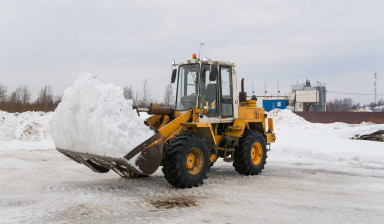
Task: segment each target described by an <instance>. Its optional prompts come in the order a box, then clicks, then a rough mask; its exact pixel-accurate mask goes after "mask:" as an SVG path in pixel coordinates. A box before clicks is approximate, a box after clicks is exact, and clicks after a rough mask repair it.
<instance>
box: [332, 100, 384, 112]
mask: <svg viewBox="0 0 384 224" xmlns="http://www.w3.org/2000/svg"><path fill="white" fill-rule="evenodd" d="M380 106H384V99H381V100H379V101H378V102H377V103H374V102H372V103H369V104H364V105H362V104H361V103H355V102H354V101H353V100H352V99H351V98H344V99H335V100H333V101H329V102H327V111H353V110H359V109H366V110H371V111H384V110H383V109H380V108H379V107H380ZM378 108H379V109H378Z"/></svg>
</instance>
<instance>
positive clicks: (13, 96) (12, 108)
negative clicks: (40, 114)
mask: <svg viewBox="0 0 384 224" xmlns="http://www.w3.org/2000/svg"><path fill="white" fill-rule="evenodd" d="M31 97H32V93H31V91H30V90H29V88H28V87H27V86H19V87H17V88H16V89H15V90H13V91H11V92H9V91H8V88H7V87H6V86H3V85H1V84H0V110H2V111H7V112H10V113H14V112H25V111H45V112H48V111H53V110H55V109H56V107H57V105H58V104H59V103H60V101H61V96H54V95H53V93H52V88H51V86H49V85H46V86H44V87H42V88H41V89H40V92H39V95H38V97H37V98H36V100H32V98H31Z"/></svg>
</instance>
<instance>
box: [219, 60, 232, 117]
mask: <svg viewBox="0 0 384 224" xmlns="http://www.w3.org/2000/svg"><path fill="white" fill-rule="evenodd" d="M219 70H220V72H219V74H220V75H219V76H220V79H219V82H220V99H221V106H220V107H221V108H220V109H221V110H220V111H221V117H222V118H233V92H232V91H233V83H232V67H230V66H220V67H219Z"/></svg>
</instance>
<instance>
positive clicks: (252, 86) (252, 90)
mask: <svg viewBox="0 0 384 224" xmlns="http://www.w3.org/2000/svg"><path fill="white" fill-rule="evenodd" d="M254 93H255V91H254V90H253V82H252V95H253V94H254Z"/></svg>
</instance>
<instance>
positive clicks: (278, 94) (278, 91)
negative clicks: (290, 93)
mask: <svg viewBox="0 0 384 224" xmlns="http://www.w3.org/2000/svg"><path fill="white" fill-rule="evenodd" d="M277 96H278V97H279V96H280V85H279V81H277Z"/></svg>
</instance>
